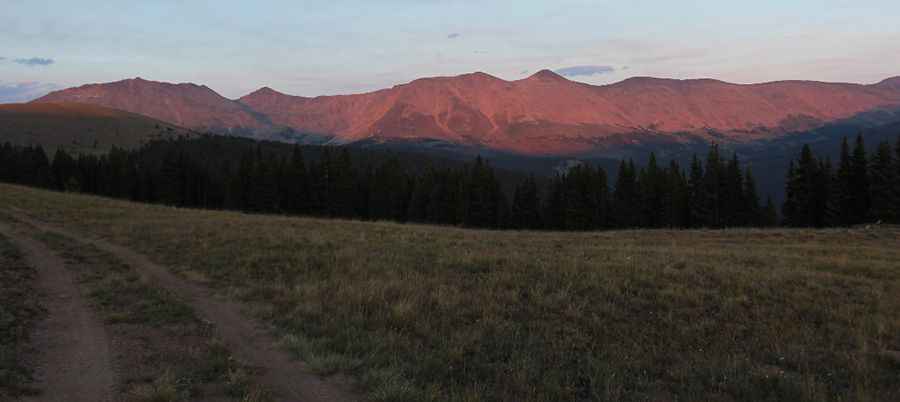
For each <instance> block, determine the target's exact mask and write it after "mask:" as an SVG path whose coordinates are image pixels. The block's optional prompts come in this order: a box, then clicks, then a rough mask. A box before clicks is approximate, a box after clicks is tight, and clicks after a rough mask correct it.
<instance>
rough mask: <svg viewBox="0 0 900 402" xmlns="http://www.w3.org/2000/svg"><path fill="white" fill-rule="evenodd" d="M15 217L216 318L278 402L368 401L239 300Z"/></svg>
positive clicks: (103, 245) (125, 251)
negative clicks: (285, 343) (283, 340)
mask: <svg viewBox="0 0 900 402" xmlns="http://www.w3.org/2000/svg"><path fill="white" fill-rule="evenodd" d="M12 215H13V216H14V217H15V218H16V219H18V220H20V221H23V222H25V223H28V224H30V225H32V226H35V227H37V228H39V229H41V230H44V231H48V232H52V233H56V234H58V235H61V236H64V237H66V238H68V239H70V240H73V241H77V242H82V243H85V244H90V245H93V246H94V247H97V248H98V249H100V250H103V251H105V252H108V253H110V254H112V255H114V256H116V258H119V259H120V260H121V261H122V262H124V263H126V264H128V265H130V266H131V267H132V268H133V269H135V271H136V272H138V273H139V274H140V275H142V276H145V278H146V279H148V280H151V281H153V282H155V283H156V284H157V285H158V286H160V287H162V288H165V289H167V290H169V291H171V292H172V293H174V294H175V295H177V296H178V297H179V298H181V299H182V300H183V301H184V302H185V303H186V304H187V305H188V306H190V307H191V308H192V309H194V311H196V312H197V314H198V315H200V316H201V317H203V318H204V319H206V320H208V321H210V322H212V323H213V324H214V326H215V332H216V334H217V335H218V336H219V337H220V338H221V339H223V340H224V342H225V344H226V346H227V347H228V349H229V350H230V351H231V352H232V353H233V354H234V356H235V357H237V358H238V359H240V360H241V361H243V362H246V363H247V364H250V365H251V366H254V367H257V368H259V369H261V370H262V371H263V373H262V375H261V381H262V382H263V384H262V385H264V386H265V387H266V388H267V389H269V390H270V391H272V392H273V393H274V396H275V398H274V400H276V401H279V402H301V401H302V402H355V401H364V400H365V399H364V398H362V397H361V396H359V395H358V394H356V393H355V392H353V391H351V390H350V388H351V387H350V385H349V384H347V383H346V382H345V381H330V380H326V379H324V378H322V377H320V376H318V375H316V374H314V373H312V372H311V370H310V369H309V368H308V367H307V366H306V365H305V364H304V363H303V362H301V361H298V360H295V359H293V358H292V357H291V356H290V355H289V354H288V353H287V352H286V351H283V350H281V349H280V348H279V346H278V342H277V340H276V339H275V338H274V337H273V336H272V335H270V334H269V333H268V332H267V331H266V330H265V329H263V328H260V326H259V325H257V324H256V323H255V322H254V321H253V320H251V319H248V318H247V317H245V316H244V315H243V314H242V313H241V310H242V308H241V305H240V304H239V303H236V302H233V301H230V300H223V299H221V298H216V297H215V295H214V294H213V292H212V290H211V289H209V288H206V287H204V286H201V285H197V284H194V283H191V282H188V281H186V280H184V279H182V278H179V277H177V276H176V275H174V274H173V273H171V272H170V271H169V270H168V269H166V268H165V267H162V266H160V265H158V264H155V263H153V262H152V261H150V260H149V259H148V258H147V257H146V256H144V255H142V254H140V253H137V252H135V251H133V250H131V249H129V248H127V247H122V246H119V245H116V244H113V243H110V242H107V241H105V240H100V239H91V238H88V237H85V236H81V235H79V234H75V233H71V232H69V231H67V230H64V229H61V228H57V227H55V226H52V225H49V224H47V223H44V222H40V221H37V220H35V219H32V218H30V217H29V216H27V215H25V214H23V213H21V212H15V213H12Z"/></svg>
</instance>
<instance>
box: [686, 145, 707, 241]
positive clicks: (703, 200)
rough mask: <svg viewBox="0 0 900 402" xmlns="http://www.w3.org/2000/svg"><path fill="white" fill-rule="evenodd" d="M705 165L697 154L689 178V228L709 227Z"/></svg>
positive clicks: (692, 162)
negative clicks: (704, 184) (704, 182)
mask: <svg viewBox="0 0 900 402" xmlns="http://www.w3.org/2000/svg"><path fill="white" fill-rule="evenodd" d="M703 177H704V172H703V163H702V162H700V159H699V158H697V155H696V154H695V155H694V157H693V159H692V160H691V173H690V176H689V177H688V205H689V208H690V211H689V215H688V222H687V226H688V227H695V228H696V227H704V226H707V225H709V211H707V210H706V205H708V203H709V202H708V201H707V196H706V189H705V187H704V186H703Z"/></svg>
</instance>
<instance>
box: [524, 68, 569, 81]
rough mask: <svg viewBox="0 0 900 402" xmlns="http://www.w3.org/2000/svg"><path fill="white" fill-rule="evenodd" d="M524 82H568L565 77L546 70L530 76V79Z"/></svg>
mask: <svg viewBox="0 0 900 402" xmlns="http://www.w3.org/2000/svg"><path fill="white" fill-rule="evenodd" d="M526 80H531V81H568V80H567V79H566V78H565V77H563V76H561V75H559V74H557V73H555V72H553V71H550V70H548V69H543V70H541V71H538V72H536V73H534V74H532V75H531V76H530V77H528V78H526Z"/></svg>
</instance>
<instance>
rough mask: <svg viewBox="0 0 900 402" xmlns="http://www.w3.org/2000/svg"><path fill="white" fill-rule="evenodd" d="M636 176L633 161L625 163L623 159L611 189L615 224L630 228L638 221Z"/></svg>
mask: <svg viewBox="0 0 900 402" xmlns="http://www.w3.org/2000/svg"><path fill="white" fill-rule="evenodd" d="M637 190H638V188H637V177H636V176H635V169H634V161H633V160H629V161H628V162H627V163H626V162H625V161H624V160H623V161H622V162H621V163H620V164H619V175H618V178H617V179H616V186H615V190H614V191H613V211H614V212H613V216H614V219H615V222H616V226H618V227H620V228H630V227H635V226H637V225H638V224H639V223H640V222H639V218H640V217H639V216H638V211H639V207H640V205H639V204H638V193H637Z"/></svg>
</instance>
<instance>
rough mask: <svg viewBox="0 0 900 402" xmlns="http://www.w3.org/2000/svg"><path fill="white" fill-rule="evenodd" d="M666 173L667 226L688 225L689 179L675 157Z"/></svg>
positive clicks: (678, 226)
mask: <svg viewBox="0 0 900 402" xmlns="http://www.w3.org/2000/svg"><path fill="white" fill-rule="evenodd" d="M665 175H666V180H665V181H666V184H665V205H666V206H665V226H667V227H671V228H682V227H686V226H687V225H688V222H689V219H690V204H689V190H688V181H687V179H686V178H685V177H684V172H682V170H681V167H680V166H679V165H678V162H677V161H675V160H674V159H673V160H672V161H671V162H669V168H668V170H667V171H666V173H665Z"/></svg>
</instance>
